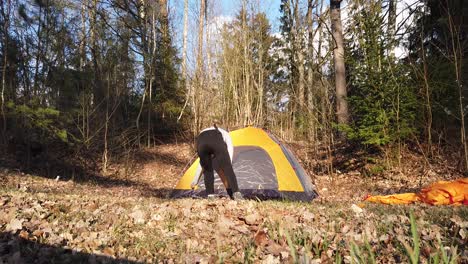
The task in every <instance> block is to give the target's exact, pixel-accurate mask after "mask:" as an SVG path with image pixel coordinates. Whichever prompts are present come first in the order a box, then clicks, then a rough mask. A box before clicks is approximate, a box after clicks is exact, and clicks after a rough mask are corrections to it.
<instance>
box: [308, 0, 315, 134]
mask: <svg viewBox="0 0 468 264" xmlns="http://www.w3.org/2000/svg"><path fill="white" fill-rule="evenodd" d="M317 1H318V0H308V1H307V31H308V32H307V33H308V43H307V44H308V47H307V55H308V58H307V113H308V115H307V116H308V118H307V124H308V130H307V134H308V135H307V136H308V138H309V141H315V137H316V135H315V134H316V133H315V132H316V131H315V126H316V125H315V120H316V118H315V112H316V110H315V104H314V92H315V91H314V69H313V67H314V36H315V34H314V14H313V9H314V6H316V5H317Z"/></svg>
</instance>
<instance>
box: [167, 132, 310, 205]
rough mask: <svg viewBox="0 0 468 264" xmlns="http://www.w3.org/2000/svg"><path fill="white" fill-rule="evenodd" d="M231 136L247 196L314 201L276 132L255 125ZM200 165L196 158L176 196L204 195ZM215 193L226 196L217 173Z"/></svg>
mask: <svg viewBox="0 0 468 264" xmlns="http://www.w3.org/2000/svg"><path fill="white" fill-rule="evenodd" d="M230 135H231V137H232V143H233V145H234V157H233V162H232V163H233V168H234V172H235V173H236V176H237V182H238V185H239V188H240V190H241V192H242V194H243V195H244V197H247V198H258V199H261V200H265V199H287V200H299V201H311V200H312V199H314V198H316V197H317V196H318V194H317V192H316V189H315V186H314V185H313V184H312V182H311V179H310V177H309V176H308V175H307V174H306V172H305V171H304V169H303V168H302V166H301V165H300V164H299V162H298V161H297V159H296V158H295V157H294V155H293V154H292V152H291V151H289V150H288V149H287V148H286V146H284V145H283V144H281V143H280V142H279V141H278V140H277V139H276V138H275V137H274V136H273V135H271V134H269V133H267V132H265V131H264V130H262V129H259V128H255V127H247V128H243V129H239V130H235V131H232V132H230ZM199 166H200V165H199V159H197V160H196V161H195V162H194V163H193V164H192V165H191V166H190V167H189V169H188V170H187V171H186V172H185V174H184V175H183V177H182V179H181V180H180V181H179V183H178V184H177V186H176V187H175V189H174V191H173V192H172V195H171V196H172V197H173V198H182V197H202V196H204V195H205V186H204V179H203V174H200V173H197V172H199V171H200V169H199ZM197 174H198V175H197ZM215 192H216V193H217V194H220V195H227V194H226V190H225V188H224V185H223V183H222V181H221V179H220V177H219V176H218V175H217V174H216V173H215Z"/></svg>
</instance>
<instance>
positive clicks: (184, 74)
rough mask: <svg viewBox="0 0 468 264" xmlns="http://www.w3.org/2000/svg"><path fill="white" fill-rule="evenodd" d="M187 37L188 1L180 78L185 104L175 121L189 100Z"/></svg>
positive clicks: (186, 4) (185, 5) (185, 4)
mask: <svg viewBox="0 0 468 264" xmlns="http://www.w3.org/2000/svg"><path fill="white" fill-rule="evenodd" d="M187 35H188V0H184V32H183V40H182V43H183V44H182V78H183V80H184V87H185V93H186V99H185V104H184V106H183V107H182V111H181V112H180V115H179V117H178V118H177V121H179V120H180V119H181V118H182V114H183V113H184V110H185V107H187V104H188V102H189V100H190V86H189V83H188V75H187Z"/></svg>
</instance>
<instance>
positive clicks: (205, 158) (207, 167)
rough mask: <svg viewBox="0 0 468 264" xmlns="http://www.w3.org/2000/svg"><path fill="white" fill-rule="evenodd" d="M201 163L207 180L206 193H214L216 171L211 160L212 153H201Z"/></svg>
mask: <svg viewBox="0 0 468 264" xmlns="http://www.w3.org/2000/svg"><path fill="white" fill-rule="evenodd" d="M199 156H200V165H201V166H202V168H203V178H204V180H205V189H206V194H207V195H209V194H213V193H214V172H213V165H212V161H211V155H209V154H207V153H200V154H199Z"/></svg>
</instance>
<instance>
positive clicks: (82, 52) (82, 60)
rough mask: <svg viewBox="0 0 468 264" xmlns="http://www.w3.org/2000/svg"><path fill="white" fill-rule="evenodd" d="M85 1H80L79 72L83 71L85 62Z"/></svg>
mask: <svg viewBox="0 0 468 264" xmlns="http://www.w3.org/2000/svg"><path fill="white" fill-rule="evenodd" d="M87 4H88V3H87V0H82V2H81V11H80V13H81V32H80V33H81V40H80V65H79V69H80V71H82V70H83V67H84V64H85V62H86V5H87Z"/></svg>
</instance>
